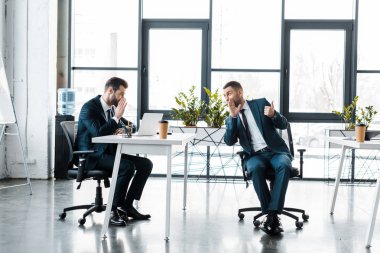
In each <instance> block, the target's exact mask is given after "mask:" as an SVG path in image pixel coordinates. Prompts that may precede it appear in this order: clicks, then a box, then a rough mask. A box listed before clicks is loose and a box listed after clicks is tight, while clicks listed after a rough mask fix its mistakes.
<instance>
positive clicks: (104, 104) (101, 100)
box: [100, 96, 111, 113]
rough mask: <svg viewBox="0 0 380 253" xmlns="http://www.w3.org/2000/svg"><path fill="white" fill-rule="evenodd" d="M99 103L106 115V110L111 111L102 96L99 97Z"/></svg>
mask: <svg viewBox="0 0 380 253" xmlns="http://www.w3.org/2000/svg"><path fill="white" fill-rule="evenodd" d="M100 103H101V104H102V108H103V111H104V113H106V112H107V110H109V109H111V106H109V105H107V103H106V101H104V99H103V97H102V96H100Z"/></svg>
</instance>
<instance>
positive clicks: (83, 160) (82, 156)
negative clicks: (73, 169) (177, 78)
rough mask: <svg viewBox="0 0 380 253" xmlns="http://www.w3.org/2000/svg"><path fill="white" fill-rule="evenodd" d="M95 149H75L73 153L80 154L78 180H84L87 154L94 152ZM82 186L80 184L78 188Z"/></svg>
mask: <svg viewBox="0 0 380 253" xmlns="http://www.w3.org/2000/svg"><path fill="white" fill-rule="evenodd" d="M94 152H95V151H94V150H81V151H74V152H73V153H74V154H76V155H79V162H78V172H77V180H76V181H77V182H79V183H80V182H82V181H83V179H85V177H86V173H85V165H86V155H88V154H92V153H94ZM79 188H80V184H79V186H78V188H77V189H79Z"/></svg>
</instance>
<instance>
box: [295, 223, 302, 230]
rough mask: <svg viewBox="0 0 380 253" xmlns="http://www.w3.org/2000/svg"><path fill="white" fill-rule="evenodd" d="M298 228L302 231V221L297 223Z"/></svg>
mask: <svg viewBox="0 0 380 253" xmlns="http://www.w3.org/2000/svg"><path fill="white" fill-rule="evenodd" d="M296 227H297V228H298V229H301V228H302V227H303V222H302V221H296Z"/></svg>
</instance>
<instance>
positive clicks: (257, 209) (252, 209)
mask: <svg viewBox="0 0 380 253" xmlns="http://www.w3.org/2000/svg"><path fill="white" fill-rule="evenodd" d="M243 212H260V213H259V214H257V215H255V216H253V225H254V226H255V227H259V226H260V225H261V221H260V220H258V219H259V218H260V217H261V216H263V215H265V213H262V212H261V208H260V207H248V208H240V209H239V212H238V216H239V219H240V220H243V219H244V217H245V214H244V213H243ZM289 212H296V213H302V219H303V221H308V220H309V215H307V214H306V213H305V210H303V209H298V208H291V207H284V208H283V210H282V212H281V214H283V215H285V216H288V217H290V218H292V219H294V220H295V221H296V222H295V225H296V227H297V228H299V229H300V228H302V226H303V222H302V221H300V220H299V218H298V217H297V216H296V215H294V214H292V213H289Z"/></svg>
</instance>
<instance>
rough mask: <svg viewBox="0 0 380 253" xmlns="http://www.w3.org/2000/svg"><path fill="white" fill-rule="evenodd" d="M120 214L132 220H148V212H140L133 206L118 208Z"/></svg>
mask: <svg viewBox="0 0 380 253" xmlns="http://www.w3.org/2000/svg"><path fill="white" fill-rule="evenodd" d="M118 210H119V213H120V215H126V216H127V217H130V218H132V219H134V220H148V219H150V214H141V213H139V211H137V210H136V209H135V208H134V207H133V206H132V207H130V208H128V209H127V210H125V209H124V208H118Z"/></svg>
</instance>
